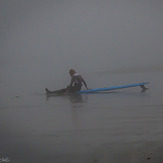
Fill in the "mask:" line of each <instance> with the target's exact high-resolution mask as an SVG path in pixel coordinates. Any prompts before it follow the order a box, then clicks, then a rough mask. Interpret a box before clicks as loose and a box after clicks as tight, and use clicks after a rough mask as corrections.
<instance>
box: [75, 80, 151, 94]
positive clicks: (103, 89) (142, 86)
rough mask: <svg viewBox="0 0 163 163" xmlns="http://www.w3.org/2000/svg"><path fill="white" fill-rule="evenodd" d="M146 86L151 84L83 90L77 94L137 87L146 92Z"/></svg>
mask: <svg viewBox="0 0 163 163" xmlns="http://www.w3.org/2000/svg"><path fill="white" fill-rule="evenodd" d="M145 84H149V82H143V83H137V84H130V85H123V86H116V87H105V88H98V89H88V90H81V91H79V92H77V93H79V94H82V93H93V92H103V91H111V90H116V89H124V88H130V87H137V86H140V87H141V88H142V89H143V90H146V89H147V88H146V87H145V86H144V85H145Z"/></svg>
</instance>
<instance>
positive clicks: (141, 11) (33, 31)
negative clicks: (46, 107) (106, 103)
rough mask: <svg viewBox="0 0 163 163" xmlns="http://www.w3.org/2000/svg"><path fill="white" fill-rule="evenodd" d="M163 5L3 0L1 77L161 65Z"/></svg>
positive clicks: (127, 0)
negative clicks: (72, 69) (70, 70)
mask: <svg viewBox="0 0 163 163" xmlns="http://www.w3.org/2000/svg"><path fill="white" fill-rule="evenodd" d="M162 9H163V1H162V0H100V1H99V0H82V1H81V0H34V1H33V0H23V1H22V0H0V69H1V70H0V75H1V79H0V81H1V83H2V82H9V83H16V82H19V83H21V82H22V83H23V82H24V85H26V84H27V83H25V81H28V84H29V83H34V82H35V83H36V84H37V82H38V81H39V82H40V83H41V82H42V85H43V83H44V84H51V85H52V83H50V82H54V80H61V79H64V82H65V80H67V78H68V76H66V75H67V72H68V70H69V69H70V68H75V69H77V70H79V71H81V72H84V73H85V74H86V73H88V74H91V73H92V72H103V71H107V70H114V69H115V70H118V69H125V70H127V69H134V68H135V67H141V68H143V67H144V68H145V69H147V68H150V67H151V68H153V69H154V68H156V69H161V68H162V60H163V55H162V54H163V46H162V43H163V10H162ZM88 74H87V75H88ZM63 76H64V77H63ZM64 82H62V85H63V83H64ZM64 84H65V83H64ZM60 86H61V85H60Z"/></svg>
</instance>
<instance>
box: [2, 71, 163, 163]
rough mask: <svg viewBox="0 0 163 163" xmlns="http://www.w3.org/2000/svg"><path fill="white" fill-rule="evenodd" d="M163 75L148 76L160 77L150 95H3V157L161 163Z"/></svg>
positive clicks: (132, 91) (131, 92)
mask: <svg viewBox="0 0 163 163" xmlns="http://www.w3.org/2000/svg"><path fill="white" fill-rule="evenodd" d="M160 74H161V73H157V74H156V73H155V74H150V73H148V75H147V74H146V77H147V76H148V77H147V78H150V76H151V75H152V76H155V78H151V80H149V82H150V84H149V85H148V86H147V87H148V88H149V90H147V91H145V92H142V91H141V88H139V87H135V88H130V89H122V90H118V91H112V92H108V93H94V94H83V95H76V96H68V95H67V96H53V97H49V98H47V97H46V96H45V95H44V90H43V89H42V90H41V91H40V92H39V93H31V94H30V93H29V94H28V93H27V94H26V93H25V94H24V95H23V96H22V95H17V94H16V93H15V94H14V93H11V94H10V95H8V96H5V97H4V96H3V94H1V96H2V99H3V101H2V102H1V107H0V112H1V114H0V121H1V123H0V130H1V139H0V144H1V148H0V153H1V156H0V157H2V158H6V159H7V158H8V159H9V160H10V161H11V162H40V163H43V162H61V163H62V162H65V163H67V162H107V161H108V162H122V161H124V162H145V161H147V160H149V159H150V160H152V159H153V161H155V162H159V160H160V159H161V158H162V155H161V151H162V150H163V146H162V145H163V144H162V141H163V139H162V138H163V129H162V124H163V120H162V117H163V102H162V98H161V97H162V89H161V81H160V80H161V75H160ZM125 75H126V76H127V74H124V76H125ZM128 75H129V74H128ZM139 75H140V74H139ZM135 78H136V75H135ZM132 80H134V79H132ZM117 83H118V82H117ZM127 84H128V83H127ZM111 85H113V83H112V84H111ZM116 85H118V84H116ZM119 85H120V84H119ZM117 157H118V158H117Z"/></svg>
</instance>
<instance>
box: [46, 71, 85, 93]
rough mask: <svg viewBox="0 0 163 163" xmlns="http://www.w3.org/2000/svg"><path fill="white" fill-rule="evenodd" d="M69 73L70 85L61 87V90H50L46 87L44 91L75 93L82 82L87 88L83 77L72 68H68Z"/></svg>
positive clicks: (79, 88)
mask: <svg viewBox="0 0 163 163" xmlns="http://www.w3.org/2000/svg"><path fill="white" fill-rule="evenodd" d="M69 74H70V76H71V82H70V85H69V86H67V88H64V89H61V90H56V91H50V90H48V89H47V88H46V89H45V90H46V93H47V94H64V93H75V92H78V91H80V90H81V88H82V86H83V84H84V86H85V88H86V89H88V87H87V84H86V82H85V80H84V79H83V77H82V76H81V75H80V74H78V73H77V72H76V71H75V70H74V69H70V70H69Z"/></svg>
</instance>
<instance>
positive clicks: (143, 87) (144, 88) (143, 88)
mask: <svg viewBox="0 0 163 163" xmlns="http://www.w3.org/2000/svg"><path fill="white" fill-rule="evenodd" d="M140 87H141V88H142V91H146V90H147V89H148V88H146V87H145V86H144V85H140Z"/></svg>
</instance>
